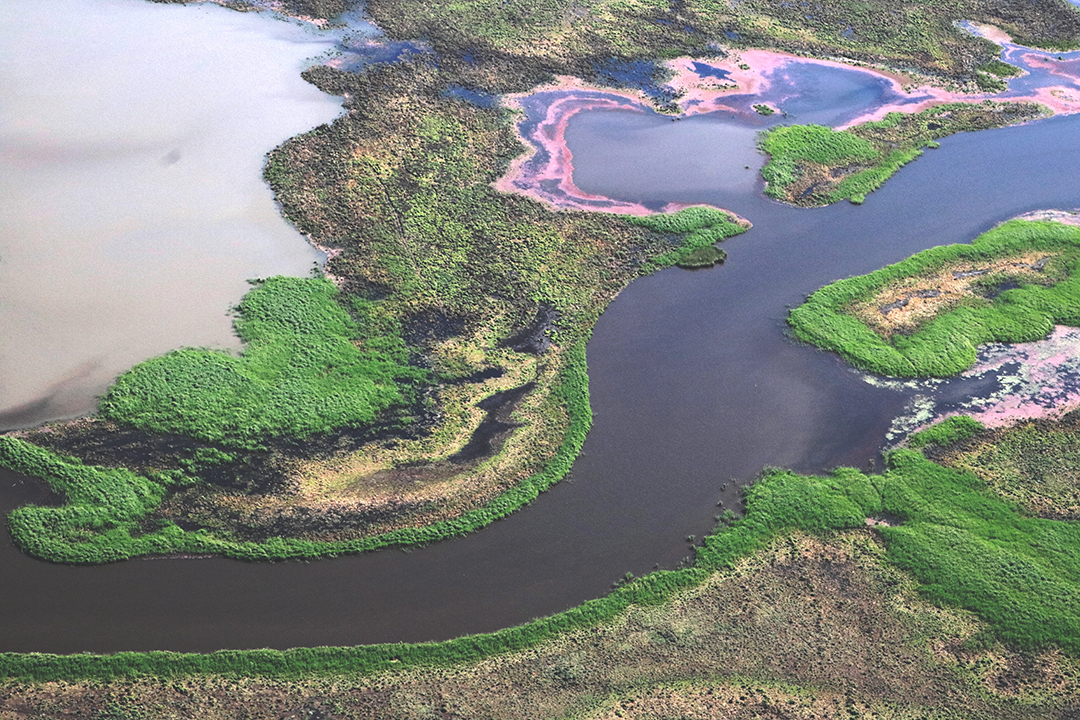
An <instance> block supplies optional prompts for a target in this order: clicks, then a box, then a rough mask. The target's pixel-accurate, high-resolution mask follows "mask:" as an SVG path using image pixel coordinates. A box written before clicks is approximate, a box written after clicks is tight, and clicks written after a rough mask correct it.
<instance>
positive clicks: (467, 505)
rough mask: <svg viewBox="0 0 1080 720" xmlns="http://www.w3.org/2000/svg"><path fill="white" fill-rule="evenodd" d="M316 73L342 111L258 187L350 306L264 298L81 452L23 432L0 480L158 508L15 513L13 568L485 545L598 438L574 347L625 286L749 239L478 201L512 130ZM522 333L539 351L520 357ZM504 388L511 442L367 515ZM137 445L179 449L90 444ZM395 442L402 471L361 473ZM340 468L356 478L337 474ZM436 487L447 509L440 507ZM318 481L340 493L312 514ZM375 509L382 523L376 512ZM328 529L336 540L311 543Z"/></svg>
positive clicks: (334, 294)
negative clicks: (528, 392) (588, 438)
mask: <svg viewBox="0 0 1080 720" xmlns="http://www.w3.org/2000/svg"><path fill="white" fill-rule="evenodd" d="M308 77H309V78H310V79H312V80H313V81H314V82H316V83H317V84H319V85H320V86H321V87H324V88H325V89H327V90H329V91H333V92H340V93H345V92H348V93H349V94H350V99H349V100H348V101H347V106H348V107H349V110H350V112H349V114H348V115H346V116H345V117H343V118H341V119H339V120H338V121H336V122H335V123H334V124H332V125H329V126H324V127H321V128H318V129H316V130H315V131H313V132H311V133H309V134H308V135H305V136H301V137H299V138H295V139H293V140H291V141H289V142H288V143H286V144H285V145H284V146H283V147H282V148H279V149H278V150H276V151H275V152H274V153H272V154H271V157H270V160H269V163H268V165H267V168H266V177H267V179H268V181H269V182H270V184H271V185H272V187H274V189H275V190H276V191H277V193H278V198H279V200H280V201H281V203H282V206H283V208H284V210H285V212H286V214H287V215H288V216H289V217H290V218H291V219H292V220H293V221H294V222H295V223H296V224H297V226H298V227H300V228H301V229H302V230H303V231H304V232H306V233H308V234H309V235H311V236H312V237H313V238H314V239H316V240H317V241H318V242H320V243H325V244H327V245H333V246H336V247H338V248H340V252H339V253H338V254H337V255H336V256H335V257H334V258H333V259H332V260H331V261H330V263H329V271H330V272H331V273H333V274H334V276H335V277H336V278H337V279H338V282H339V284H340V285H341V287H342V288H343V290H340V291H339V290H338V289H337V287H336V286H335V285H334V284H333V283H331V282H329V281H328V280H324V279H289V278H273V279H270V280H267V281H265V282H263V283H261V284H260V285H259V286H258V287H256V288H255V289H254V290H252V291H251V292H250V293H249V294H248V295H247V296H246V297H245V299H244V301H243V302H242V303H241V305H240V306H239V308H238V309H237V313H238V314H237V319H236V327H237V332H238V334H239V335H240V337H241V338H242V339H243V340H244V341H245V343H246V348H245V351H244V353H243V354H242V355H241V356H239V357H234V356H230V355H228V354H225V353H221V352H215V351H208V350H194V349H190V350H180V351H177V352H173V353H170V354H168V355H165V356H163V357H160V358H155V359H153V360H150V361H147V362H145V363H142V364H140V365H138V366H136V367H135V368H134V369H133V370H131V371H129V372H128V373H126V374H125V375H123V376H122V377H121V378H120V379H119V380H118V381H117V382H116V384H115V385H114V386H113V387H112V388H111V389H110V390H109V391H108V393H107V394H106V395H105V397H104V398H103V400H102V402H101V407H100V409H101V418H102V419H101V420H99V421H96V423H91V424H90V426H89V427H90V430H91V431H90V432H83V429H81V428H82V426H79V427H75V428H73V429H70V430H65V429H63V428H62V427H61V428H59V429H56V430H54V431H49V432H42V433H28V434H25V436H24V437H23V439H22V440H20V441H17V443H16V444H17V445H18V447H19V448H21V450H20V451H19V452H12V453H9V455H10V456H11V457H9V458H7V459H6V460H5V459H0V462H4V463H5V464H7V465H8V466H9V467H13V468H16V469H19V468H23V469H28V470H27V471H30V470H29V469H31V468H39V467H40V468H41V470H40V471H37V470H33V471H30V474H35V475H38V476H39V477H43V478H44V479H45V480H46V481H48V482H49V483H50V484H52V485H53V486H54V487H55V488H56V489H58V490H60V491H65V489H66V488H65V482H66V481H65V480H64V477H65V476H66V474H67V473H72V472H78V473H79V476H80V477H81V478H83V482H84V483H85V484H87V485H89V484H91V483H92V482H100V483H115V482H118V480H117V478H119V477H122V478H123V479H124V482H128V483H133V484H140V483H146V484H149V485H152V486H153V488H155V489H154V491H153V493H152V497H153V501H152V502H151V501H149V500H148V501H147V502H145V503H144V504H143V505H141V506H139V507H138V508H126V509H124V510H123V511H122V512H121V511H120V510H118V509H117V508H115V507H113V506H112V505H110V504H109V503H102V502H98V499H95V498H96V496H92V495H91V496H83V495H76V496H69V497H68V501H69V502H68V504H67V505H65V506H63V507H61V508H37V507H31V508H23V509H21V510H20V511H19V514H18V515H17V516H13V521H12V525H13V528H17V530H16V533H15V537H16V539H17V541H18V542H19V544H20V546H21V547H23V548H24V549H26V550H27V551H28V552H31V553H32V554H34V555H37V556H39V557H43V558H47V559H50V560H54V561H58V562H75V563H92V562H107V561H112V560H118V559H122V558H127V557H132V556H136V555H141V554H147V553H168V552H198V553H217V554H222V555H227V556H230V557H237V558H244V559H253V560H254V559H281V558H310V557H318V556H325V555H335V554H341V553H348V552H362V551H367V550H372V549H375V548H380V547H388V546H401V545H416V544H426V543H430V542H434V541H437V540H441V539H444V538H448V537H453V536H458V535H461V534H463V533H467V532H470V531H472V530H475V529H476V528H479V527H482V526H484V525H487V524H488V523H490V522H492V521H493V520H495V519H497V518H499V517H503V516H505V515H506V514H508V513H510V512H513V511H514V510H516V509H517V508H519V507H521V506H522V505H524V504H526V503H528V502H531V501H532V500H533V499H535V498H536V496H537V495H538V494H539V493H540V492H542V491H544V490H546V489H547V488H548V487H550V485H551V484H552V483H554V482H557V481H558V480H559V479H560V478H561V477H563V475H564V474H565V473H566V472H567V471H568V470H569V468H570V466H571V464H572V463H573V460H574V458H575V457H576V455H577V453H578V451H579V449H580V447H581V444H582V442H583V441H584V437H585V433H586V432H587V430H588V427H589V423H590V414H589V407H588V380H587V377H586V374H585V373H586V371H585V354H584V347H585V343H586V341H587V340H588V337H589V333H590V331H591V328H592V326H593V324H594V323H595V320H596V318H597V317H598V316H599V314H600V313H601V312H602V311H603V308H604V307H605V306H606V304H607V303H608V302H610V300H611V299H612V298H613V297H614V296H615V295H616V294H617V293H618V292H619V291H620V290H621V289H622V288H623V287H625V285H626V284H627V283H628V282H630V281H631V280H632V279H634V278H636V277H638V276H640V275H643V274H646V273H650V272H654V271H655V270H658V269H660V268H663V267H668V266H671V265H674V264H676V263H679V262H684V261H687V260H688V259H689V258H690V256H691V255H693V254H694V253H695V252H697V253H701V252H702V249H703V248H712V246H713V244H714V243H716V242H718V241H720V240H722V239H724V238H726V237H729V236H731V235H734V234H736V233H740V232H744V231H745V229H746V227H745V225H743V224H739V223H737V222H735V219H734V218H733V217H732V216H731V215H730V214H728V213H726V212H723V211H720V210H716V209H712V208H705V207H694V208H688V209H685V210H683V211H681V212H679V213H674V214H670V215H661V216H652V217H644V218H637V217H618V216H613V215H592V214H585V213H574V214H571V213H554V212H551V211H549V210H547V209H545V208H544V207H543V206H541V205H539V204H538V203H535V202H533V201H530V200H527V199H524V198H520V197H511V196H504V195H500V194H499V193H497V192H495V191H494V190H493V189H492V188H491V187H490V183H491V182H492V181H493V180H494V179H495V178H496V177H497V176H498V174H499V173H500V172H501V171H502V169H503V168H504V167H505V165H506V164H507V163H508V162H509V160H510V159H511V158H512V157H513V155H515V154H516V153H517V152H518V150H519V149H520V147H519V146H518V145H517V143H516V141H515V140H514V138H513V134H512V130H511V126H510V119H511V118H510V116H508V115H507V114H506V113H505V111H503V110H501V109H497V108H496V109H486V108H480V107H476V106H474V105H470V104H469V103H467V102H464V101H461V100H456V99H452V98H447V97H444V96H443V94H442V93H441V85H440V84H439V81H438V80H439V79H438V76H437V74H436V71H435V70H434V69H433V68H431V67H428V66H426V65H423V64H415V65H397V66H394V67H382V68H375V69H372V70H370V71H369V72H367V73H365V74H363V75H353V74H346V73H340V72H336V71H332V70H330V69H329V68H313V69H312V70H310V71H308ZM713 252H718V251H715V250H713ZM695 257H696V256H695ZM548 316H550V317H551V318H554V319H555V320H553V321H551V320H549V321H545V322H544V323H540V324H539V325H537V322H538V321H537V320H536V318H539V317H548ZM534 326H536V327H534ZM522 333H525V334H526V335H529V334H532V335H536V338H533V340H534V341H535V340H538V339H541V338H542V339H544V340H545V341H546V342H547V343H548V344H549V346H550V347H548V349H547V350H537V349H535V347H534V346H535V345H536V343H535V342H529V343H525V345H526V346H528V347H525V346H523V349H520V350H517V349H514V347H513V346H515V345H516V344H518V343H519V341H518V340H515V338H518V337H519V336H521V335H522ZM541 345H542V343H541ZM530 348H532V349H530ZM417 365H420V366H423V367H426V368H430V369H428V370H422V369H420V367H417ZM500 373H506V374H507V375H508V376H513V377H521V382H520V384H521V385H525V384H527V383H530V382H531V383H532V386H531V387H533V388H534V389H533V390H532V399H527V400H525V401H524V404H523V405H522V407H521V409H519V410H518V411H516V412H515V415H514V423H515V426H516V427H515V429H514V431H513V436H512V437H511V438H510V439H509V440H507V441H506V443H505V444H504V445H501V446H500V447H499V449H497V450H496V451H495V452H494V454H493V455H492V456H491V457H485V458H480V459H479V460H477V461H476V462H474V463H473V464H471V465H465V466H460V467H450V468H449V469H446V468H443V467H439V468H437V472H433V473H432V477H433V478H435V479H436V481H439V482H435V483H432V484H433V485H434V486H435V487H436V490H433V491H431V492H430V493H429V494H424V493H425V492H426V491H425V489H424V488H423V487H421V488H419V489H418V490H417V491H415V492H416V494H415V495H413V496H411V497H410V498H408V502H401V501H399V499H398V497H396V496H388V495H386V494H385V493H384V494H383V495H382V496H379V495H378V494H377V493H378V489H379V488H378V485H377V483H378V481H379V480H378V478H379V472H380V471H382V470H385V469H387V468H389V469H393V468H394V467H395V466H396V463H398V462H405V461H408V462H414V460H413V458H420V460H421V461H422V462H428V463H431V464H432V465H433V467H434V466H435V464H437V461H439V460H442V459H445V458H446V457H448V456H451V455H453V453H454V452H456V451H457V450H458V449H460V447H461V446H462V445H463V444H464V443H465V442H467V441H468V439H469V433H470V425H468V424H466V423H471V424H472V425H471V427H472V428H475V427H476V426H477V425H478V424H479V422H480V414H479V413H476V412H475V403H477V402H479V401H480V400H482V399H483V398H485V397H487V396H489V395H490V394H491V393H492V389H491V388H490V386H489V385H488V384H485V383H484V381H483V380H481V381H479V382H477V381H475V380H473V379H472V378H475V377H481V378H484V377H489V376H492V375H494V376H498V375H499V374H500ZM462 387H464V388H465V390H464V391H461V390H459V388H462ZM469 388H473V389H472V390H469ZM452 393H458V394H457V395H454V396H453V397H456V398H459V399H456V400H451V399H450V398H451V397H452ZM431 408H434V410H433V409H431ZM425 417H434V418H435V420H429V421H427V422H428V424H427V425H424V424H423V420H422V418H425ZM437 420H438V421H442V424H441V425H440V424H438V423H437V422H436V421H437ZM134 432H141V433H143V437H142V438H141V441H142V442H146V443H147V444H154V442H155V438H158V439H160V438H162V437H163V436H164V437H167V438H170V439H171V440H170V442H173V440H175V439H177V438H178V440H176V442H175V443H174V444H175V445H176V448H175V449H174V450H168V449H166V451H164V452H162V453H157V454H151V455H150V456H149V457H145V456H139V457H137V458H133V457H129V456H128V455H126V454H124V452H123V449H122V448H123V447H124V446H125V444H123V443H110V442H100V441H99V440H100V439H102V437H104V438H106V439H107V438H108V437H110V436H111V435H114V434H116V433H134ZM95 433H98V434H95ZM350 433H353V434H350ZM364 433H367V436H365V435H364ZM357 435H358V436H359V438H360V440H354V439H353V438H354V437H356V436H357ZM368 436H370V437H372V438H373V439H374V440H375V442H365V437H368ZM387 437H391V438H394V441H395V447H396V448H397V450H396V451H395V453H394V454H388V456H384V457H383V458H382V459H381V460H379V461H378V463H376V462H375V461H369V459H368V456H369V455H370V453H371V452H373V450H372V448H375V449H378V448H379V447H381V444H380V441H381V440H382V439H384V438H387ZM136 439H139V438H136ZM33 444H37V446H38V447H34V445H33ZM159 444H164V445H165V446H166V447H168V446H169V443H159ZM113 445H116V446H118V447H120V448H121V449H120V450H118V451H110V450H109V448H110V447H112V446H113ZM44 449H48V450H52V451H54V452H55V453H57V456H56V457H55V458H54V461H53V462H52V463H51V464H48V463H46V464H42V463H41V462H38V460H35V463H37V464H32V463H29V462H28V461H23V460H19V459H18V458H17V457H16V456H18V457H23V456H29V455H33V456H34V457H35V458H38V455H40V453H42V452H44V451H45V450H44ZM110 452H111V454H110ZM365 453H367V454H365ZM350 458H358V459H357V460H356V464H357V465H358V466H360V467H362V468H367V469H366V470H361V471H352V470H348V469H346V470H343V471H337V470H335V469H334V468H335V467H337V465H335V463H337V462H338V461H342V462H344V464H345V465H346V466H347V467H351V466H349V465H348V462H347V461H348V460H349V459H350ZM311 467H314V468H315V469H314V470H313V471H310V472H308V470H305V468H311ZM117 468H124V470H118V469H117ZM119 472H122V473H123V475H122V476H121V475H117V474H116V473H119ZM305 472H307V473H308V474H307V475H305V474H304V473H305ZM335 472H340V478H339V479H335V477H334V473H335ZM447 472H452V473H454V474H455V477H457V478H459V479H460V483H458V485H457V487H458V488H461V489H460V490H450V491H446V490H440V489H439V488H442V487H445V485H446V483H442V482H441V481H442V480H444V479H445V478H446V475H439V474H438V473H447ZM364 473H366V475H365V474H364ZM310 475H314V476H317V482H318V483H321V484H322V486H326V487H329V488H331V489H330V490H327V491H325V492H322V491H320V492H321V494H319V495H318V496H317V497H315V496H312V495H311V494H307V495H305V494H303V491H304V489H305V487H307V486H304V483H305V482H307V478H308V476H310ZM366 477H373V478H374V480H372V482H371V485H372V486H373V489H372V490H371V491H370V494H369V495H368V496H363V497H364V498H365V500H366V498H367V497H375V498H376V500H375V501H374V502H365V504H363V505H358V504H357V503H355V502H354V498H355V497H357V493H359V492H363V491H364V488H365V478H366ZM439 492H442V493H446V494H443V495H440V494H437V493H439ZM455 492H456V493H457V494H454V493H455ZM148 497H149V496H148ZM380 498H381V499H380ZM376 502H381V503H383V506H382V508H385V509H380V512H379V513H373V512H372V511H371V507H372V505H374V504H375V503H376ZM297 506H299V507H300V508H301V509H302V510H303V512H296V508H297ZM238 507H239V508H241V510H237V508H238ZM248 508H250V509H251V510H250V511H249V510H246V509H248ZM364 513H367V514H366V515H365V514H364ZM15 517H17V518H18V522H17V523H16V522H15V519H14V518H15ZM323 517H332V518H333V519H334V520H333V523H336V524H332V523H324V524H322V525H320V524H319V521H320V519H321V518H323ZM342 517H345V518H347V519H346V520H344V521H343V520H341V518H342ZM372 518H374V519H372ZM193 525H194V529H181V526H183V528H192V527H193ZM327 527H329V528H331V529H325V528H327ZM268 536H269V537H268Z"/></svg>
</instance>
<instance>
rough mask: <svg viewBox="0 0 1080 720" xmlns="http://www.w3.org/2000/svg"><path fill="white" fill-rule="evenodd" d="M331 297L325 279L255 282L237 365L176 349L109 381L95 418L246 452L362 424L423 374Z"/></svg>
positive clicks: (241, 321)
mask: <svg viewBox="0 0 1080 720" xmlns="http://www.w3.org/2000/svg"><path fill="white" fill-rule="evenodd" d="M337 296H338V291H337V288H336V287H334V285H333V283H331V282H330V281H328V280H326V279H324V278H318V279H314V278H307V279H303V278H286V277H275V278H270V279H269V280H266V281H264V282H260V283H259V284H258V285H257V286H256V288H255V289H254V290H252V291H251V292H249V293H248V294H247V295H246V296H245V297H244V299H243V301H242V302H241V303H240V305H239V307H238V308H237V317H236V333H237V335H239V337H240V339H241V340H243V341H244V343H245V349H244V353H243V354H242V355H241V356H239V357H235V356H233V355H229V354H227V353H224V352H219V351H214V350H199V349H185V350H177V351H174V352H171V353H169V354H167V355H163V356H161V357H157V358H153V359H151V360H147V361H146V362H143V363H140V364H138V365H136V366H135V367H134V368H132V369H131V370H129V371H128V372H126V373H124V374H123V375H121V376H120V377H119V378H118V379H117V380H116V382H115V383H114V384H113V385H112V387H110V388H109V390H108V392H107V393H106V394H105V396H104V397H103V398H102V400H101V403H100V405H99V412H100V413H101V415H102V416H103V417H105V418H107V419H109V420H112V421H115V422H117V423H120V424H124V425H131V426H133V427H136V428H139V429H141V430H146V431H149V432H156V433H176V434H180V435H187V436H189V437H192V438H196V439H198V440H202V441H205V442H208V443H215V444H219V445H221V446H224V447H228V448H238V449H246V450H254V449H256V448H258V447H259V446H260V445H261V444H263V443H265V442H266V441H267V440H269V439H272V438H275V437H281V436H289V437H291V438H297V439H302V438H305V437H308V436H310V435H312V434H315V433H326V432H330V431H332V430H335V429H338V428H342V427H356V426H360V425H366V424H370V423H371V422H372V421H373V420H374V419H375V418H376V417H377V416H378V415H379V414H380V413H382V412H383V411H384V410H386V409H388V408H389V407H391V406H392V405H395V404H399V403H402V402H403V401H405V399H406V398H408V396H409V394H410V385H415V384H416V383H419V382H422V381H424V380H425V379H426V378H427V375H428V373H426V372H425V371H423V370H422V369H420V368H416V367H410V366H409V365H408V359H409V358H408V350H407V349H406V348H405V344H404V343H403V342H402V340H401V338H400V337H399V336H397V335H394V334H374V335H373V334H372V333H371V332H370V330H369V331H368V332H366V333H363V332H361V331H360V329H359V328H358V327H357V324H356V322H355V320H353V318H351V317H350V316H349V314H348V313H347V312H346V311H345V309H344V308H343V307H341V306H340V305H339V304H338V302H337ZM358 345H359V346H358Z"/></svg>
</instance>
